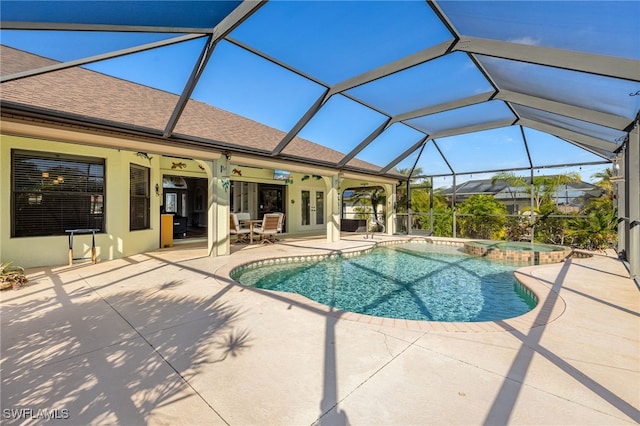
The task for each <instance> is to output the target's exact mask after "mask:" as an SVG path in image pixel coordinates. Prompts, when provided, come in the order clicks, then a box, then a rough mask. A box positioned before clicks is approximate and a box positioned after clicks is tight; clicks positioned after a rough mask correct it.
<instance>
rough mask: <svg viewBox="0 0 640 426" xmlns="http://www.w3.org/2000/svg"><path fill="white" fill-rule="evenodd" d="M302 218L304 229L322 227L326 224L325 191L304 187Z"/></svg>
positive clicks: (302, 193)
mask: <svg viewBox="0 0 640 426" xmlns="http://www.w3.org/2000/svg"><path fill="white" fill-rule="evenodd" d="M300 199H301V203H300V204H301V206H300V208H301V209H302V211H301V215H300V217H301V220H302V223H301V224H300V225H301V226H302V229H308V230H311V229H322V227H323V225H324V224H325V214H324V212H325V196H324V191H321V190H316V189H303V190H302V192H301V197H300Z"/></svg>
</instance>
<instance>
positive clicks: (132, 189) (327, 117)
mask: <svg viewBox="0 0 640 426" xmlns="http://www.w3.org/2000/svg"><path fill="white" fill-rule="evenodd" d="M71 4H72V5H73V7H69V6H70V5H71ZM0 11H1V16H2V18H1V19H2V21H1V22H0V31H1V34H0V35H1V36H2V45H0V54H1V56H0V59H1V60H2V70H1V74H2V75H1V77H0V90H1V97H0V107H1V120H2V121H1V125H2V129H1V135H0V137H1V143H0V188H1V189H2V190H1V191H0V205H1V206H2V207H3V208H2V209H0V257H1V259H0V260H2V261H3V262H4V261H9V260H19V261H24V262H27V261H33V263H31V265H62V264H65V263H66V256H67V239H66V238H67V236H66V235H65V229H68V228H66V227H65V226H64V225H65V223H66V222H65V221H64V220H62V219H61V220H60V221H58V222H55V223H54V221H53V220H51V219H52V216H53V215H50V214H49V213H50V211H51V210H52V209H51V208H50V207H49V206H51V205H54V204H47V203H50V200H51V199H52V198H56V199H58V202H57V204H55V205H56V206H62V207H61V211H62V210H64V209H63V207H65V206H67V205H70V204H72V200H79V201H78V202H77V203H75V204H74V205H75V206H77V207H78V211H80V213H81V214H77V212H76V211H72V212H71V214H69V212H68V211H63V213H65V214H66V216H67V217H69V216H73V217H74V218H75V217H80V219H82V220H84V219H88V220H89V221H91V223H94V224H95V226H80V225H78V226H77V228H92V229H94V228H95V229H98V231H97V232H96V239H97V240H98V243H97V245H98V248H99V249H100V251H99V253H98V261H97V263H95V264H90V263H76V264H72V265H66V264H65V265H64V266H37V267H30V268H28V269H27V270H26V274H27V276H28V278H29V285H27V286H26V287H24V288H22V289H20V291H4V292H1V293H0V308H1V310H2V315H1V316H0V328H1V331H2V333H1V338H2V340H1V345H2V362H1V376H2V377H1V379H2V382H1V386H2V388H1V392H0V398H1V399H0V405H1V409H2V420H3V423H4V422H6V423H7V424H37V423H40V422H41V421H42V420H44V419H47V420H50V421H51V423H52V424H78V425H84V424H123V425H137V424H151V425H155V424H158V425H160V424H189V425H191V424H193V425H200V424H228V425H253V424H270V425H280V424H282V425H302V424H308V425H311V424H313V425H316V424H317V425H320V424H325V425H347V424H358V425H371V424H385V425H422V424H465V425H466V424H492V425H493V424H496V425H502V424H549V425H551V424H554V425H557V424H580V425H583V424H593V425H602V424H621V425H627V424H637V423H639V422H640V385H639V384H640V369H639V366H640V353H639V352H638V348H639V347H640V318H639V317H640V298H639V297H638V294H639V293H638V285H637V280H638V278H639V276H640V226H638V225H640V193H639V192H638V188H639V187H640V127H639V119H640V116H639V113H640V91H639V90H638V89H639V87H638V84H639V83H640V48H639V47H640V46H639V44H638V40H640V26H638V21H637V16H638V15H639V14H640V3H638V2H627V1H619V2H618V1H614V2H564V1H551V2H542V3H540V2H528V1H523V2H494V1H486V2H485V1H478V2H463V1H402V2H390V1H389V2H387V1H371V2H366V1H365V2H342V1H340V2H314V1H308V2H307V1H298V2H279V1H162V2H153V1H126V2H124V1H123V2H94V1H82V2H80V1H78V2H73V3H70V2H66V1H48V2H41V1H14V0H3V1H2V2H1V3H0ZM54 163H55V164H56V165H57V166H56V167H57V169H56V168H53V167H50V166H49V165H51V164H54ZM45 166H47V167H48V168H47V169H46V170H45ZM583 167H584V170H583V169H582V168H583ZM591 167H597V168H598V170H601V169H603V168H605V167H606V168H608V167H611V170H612V173H613V175H612V178H613V179H612V183H613V185H614V187H615V191H614V192H615V197H614V199H615V203H616V209H617V210H616V212H617V230H618V241H617V242H618V245H617V251H613V250H608V251H607V252H606V253H605V252H601V253H592V256H590V257H586V258H578V257H569V258H567V259H565V260H564V261H563V262H561V263H557V264H553V265H545V266H535V267H533V266H531V267H525V268H522V269H520V270H519V271H518V272H516V277H517V278H518V279H519V280H520V281H521V282H522V283H523V284H524V285H526V286H527V287H528V288H529V289H531V290H532V291H533V292H535V294H536V295H538V297H539V303H538V305H537V306H536V308H535V309H534V310H532V311H531V312H529V313H527V314H525V315H523V316H521V317H517V318H513V319H509V320H503V321H493V322H478V323H448V322H426V321H425V322H420V321H405V320H393V319H388V318H379V317H369V316H365V315H357V314H352V313H346V312H342V311H336V310H334V309H332V308H329V307H327V306H323V305H319V304H317V303H315V302H312V301H310V300H308V299H305V298H303V297H302V296H298V295H294V294H289V293H279V292H271V291H262V290H259V289H255V288H251V287H245V286H242V285H240V284H238V283H236V282H235V281H233V280H232V279H231V278H230V272H231V271H232V270H233V268H234V267H236V266H238V265H242V264H245V263H247V262H252V261H256V260H259V259H265V258H273V257H291V258H300V257H304V256H308V255H318V254H322V255H325V254H333V255H339V254H344V253H350V252H354V251H360V250H363V249H366V248H370V247H372V246H373V245H375V244H378V243H382V242H389V241H396V240H403V241H408V240H411V239H412V238H424V237H419V236H411V235H394V226H395V225H394V223H395V220H396V218H397V207H398V206H397V199H396V198H395V197H396V194H395V191H394V190H395V189H396V187H397V186H398V185H399V184H406V185H407V187H410V185H411V182H412V180H415V179H419V180H422V181H429V182H431V186H432V187H433V181H434V179H436V180H438V179H449V180H450V181H452V182H453V187H454V188H455V186H456V183H460V181H459V179H460V178H461V176H475V178H482V177H485V178H486V177H487V176H481V175H483V174H487V173H495V172H500V171H507V172H518V173H523V174H525V175H528V177H530V178H531V179H530V181H531V182H533V176H534V175H540V174H545V173H560V172H564V171H571V170H573V171H576V170H579V171H581V172H583V173H588V171H590V170H595V169H590V168H591ZM50 168H51V169H52V170H49V169H50ZM54 169H55V170H54ZM80 169H82V170H85V169H86V170H87V172H86V173H85V174H84V175H81V177H79V178H77V179H76V178H75V177H74V179H70V178H69V176H71V175H72V176H76V175H77V174H76V175H73V174H71V175H70V174H69V173H67V172H69V171H74V170H80ZM280 169H282V170H281V171H285V172H287V173H290V176H291V178H290V179H291V180H292V181H295V186H288V187H287V188H294V189H295V191H294V190H293V189H291V191H290V192H289V193H286V195H285V196H284V197H283V198H284V202H285V205H286V206H287V207H288V209H289V210H288V212H287V220H288V224H293V225H296V226H297V227H294V226H292V227H291V228H290V229H294V230H295V231H296V232H294V233H290V234H286V235H285V236H284V237H282V238H281V239H282V240H281V241H279V242H278V243H277V244H275V245H271V246H268V247H265V246H259V245H249V246H245V245H231V244H230V233H229V217H230V212H231V211H233V210H232V207H231V206H232V201H236V200H234V198H233V197H232V194H231V193H232V189H235V188H234V185H232V182H231V181H232V179H240V178H242V179H244V181H242V183H245V182H246V183H247V185H245V186H246V187H247V194H248V193H251V190H249V188H248V184H249V183H251V184H252V185H254V184H255V185H257V184H258V183H265V184H270V185H271V184H273V183H274V176H275V175H276V174H277V173H276V171H280ZM54 171H55V173H54ZM234 173H235V176H234ZM176 174H180V175H181V176H184V177H187V178H193V179H204V181H206V184H203V185H202V187H201V188H200V192H199V194H200V207H199V208H198V209H197V210H198V211H197V212H195V213H197V214H198V217H199V218H200V217H202V220H204V218H206V219H207V225H208V227H207V231H206V232H207V241H206V242H201V243H195V244H176V246H175V247H173V248H158V247H159V246H160V245H161V244H160V231H161V226H160V212H161V209H162V207H166V206H165V205H166V204H167V202H166V197H164V195H165V194H164V193H163V186H162V182H163V175H169V176H173V175H176ZM287 176H289V174H288V175H287ZM21 179H22V180H21ZM45 180H46V181H45ZM288 180H289V179H287V181H288ZM15 182H20V185H16V184H15ZM238 182H240V181H238ZM278 183H279V184H281V185H282V186H283V187H285V186H286V185H289V184H290V182H283V181H279V182H278ZM72 184H73V185H74V186H72ZM239 186H242V185H239ZM371 186H380V187H381V188H384V190H385V192H386V194H387V197H386V199H385V204H384V207H385V212H386V216H385V223H384V225H386V227H384V229H385V232H384V234H382V233H378V234H376V235H375V236H374V237H373V238H363V235H362V234H346V233H342V232H341V227H340V218H341V209H342V208H343V201H344V199H343V198H342V194H343V192H342V191H344V189H345V188H349V187H371ZM67 188H71V189H67ZM78 188H80V189H82V191H78ZM252 188H253V187H252ZM65 191H66V192H65ZM63 192H64V193H65V194H66V195H67V198H66V199H64V200H62V198H60V197H59V194H60V193H63ZM79 192H82V197H84V198H81V197H77V198H73V197H75V196H76V195H77V194H78V193H79ZM244 194H245V193H242V194H241V195H240V196H238V193H237V191H236V192H235V193H234V194H233V196H234V197H235V198H236V199H237V200H239V201H240V204H241V205H242V204H244V200H245V199H246V198H245V197H244ZM303 194H304V196H303ZM313 194H315V195H313ZM47 198H49V199H47ZM454 198H455V194H454ZM256 199H257V198H256ZM16 200H22V201H21V202H16ZM60 200H62V201H60ZM303 200H305V202H306V201H307V200H308V201H309V202H308V205H307V206H305V207H308V213H309V215H302V214H301V205H302V204H303ZM21 203H22V204H21ZM163 203H164V204H163ZM313 203H318V204H313ZM407 203H408V206H410V204H409V203H410V201H408V202H407ZM237 204H238V203H236V205H237ZM247 204H250V203H249V202H247ZM312 207H313V208H312ZM26 211H28V212H32V215H30V216H28V215H25V214H24V212H26ZM256 211H257V209H256ZM289 212H291V213H293V214H289ZM305 213H307V211H306V210H305ZM311 213H314V214H313V215H312V214H311ZM408 214H409V215H410V214H411V212H410V211H409V213H408ZM296 215H298V216H296ZM62 216H64V215H62ZM454 217H455V216H454ZM614 217H615V216H614ZM23 218H27V219H29V220H32V222H28V223H22V224H20V223H19V222H20V220H19V219H23ZM307 218H311V219H313V220H312V221H311V222H313V223H307V222H306V219H307ZM53 219H58V218H53ZM18 225H20V226H18ZM73 228H76V226H73V227H72V229H73ZM454 229H455V228H454ZM316 231H319V232H316ZM310 234H313V235H310ZM430 238H431V240H432V241H433V240H434V239H437V238H436V237H430ZM78 251H82V249H81V248H80V247H78ZM84 251H85V252H86V251H87V250H86V248H85V250H84ZM35 257H38V259H36V260H34V258H35ZM60 259H62V261H60ZM71 260H72V261H73V259H71ZM71 263H73V262H71ZM25 265H26V263H25Z"/></svg>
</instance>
